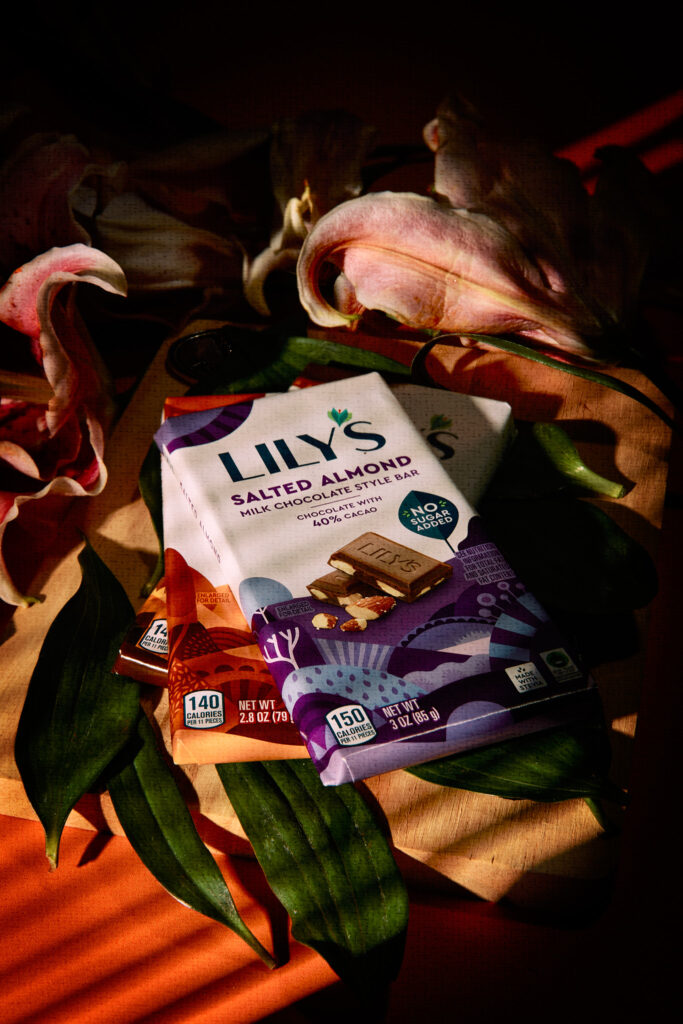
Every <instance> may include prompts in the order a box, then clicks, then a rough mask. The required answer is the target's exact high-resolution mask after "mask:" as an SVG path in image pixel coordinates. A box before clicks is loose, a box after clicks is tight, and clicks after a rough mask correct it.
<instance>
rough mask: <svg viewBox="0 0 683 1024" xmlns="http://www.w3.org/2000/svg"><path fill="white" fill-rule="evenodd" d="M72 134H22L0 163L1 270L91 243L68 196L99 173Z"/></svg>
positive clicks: (6, 270)
mask: <svg viewBox="0 0 683 1024" xmlns="http://www.w3.org/2000/svg"><path fill="white" fill-rule="evenodd" d="M100 170H101V169H100V168H97V167H96V166H95V164H94V163H93V161H92V158H91V156H90V153H89V152H88V150H87V149H86V148H85V146H83V145H82V144H81V143H80V142H79V141H78V140H77V139H76V138H75V137H74V136H73V135H57V134H49V133H37V134H34V135H30V136H29V137H27V138H25V139H24V140H23V141H22V142H21V144H20V145H19V146H17V148H16V149H15V150H14V151H13V152H12V153H11V155H10V156H9V157H8V158H7V159H6V160H5V162H4V163H3V164H2V165H1V166H0V224H2V232H0V272H2V276H3V278H4V276H6V275H7V274H9V273H11V271H12V270H14V268H15V267H17V266H19V265H20V264H22V263H25V262H26V261H27V260H29V259H33V258H34V257H35V256H38V255H39V254H40V253H44V252H46V251H47V250H48V249H51V248H52V247H53V246H65V245H71V244H74V243H76V242H83V243H86V244H87V243H88V242H89V241H90V238H89V235H88V232H87V230H86V229H85V228H84V227H83V225H82V224H80V223H79V221H78V220H77V219H76V217H75V216H74V213H73V208H72V197H73V195H74V193H75V192H76V190H77V189H78V187H79V186H80V184H81V183H82V182H83V180H84V179H85V178H87V177H88V175H90V174H92V173H96V172H99V171H100Z"/></svg>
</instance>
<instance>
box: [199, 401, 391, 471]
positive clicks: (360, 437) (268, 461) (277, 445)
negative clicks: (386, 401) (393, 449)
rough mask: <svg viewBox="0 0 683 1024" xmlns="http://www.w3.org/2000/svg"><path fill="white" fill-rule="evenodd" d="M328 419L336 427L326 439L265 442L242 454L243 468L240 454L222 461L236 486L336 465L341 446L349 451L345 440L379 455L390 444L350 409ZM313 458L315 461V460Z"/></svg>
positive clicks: (223, 457) (226, 454) (334, 412)
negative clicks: (293, 471) (355, 418)
mask: <svg viewBox="0 0 683 1024" xmlns="http://www.w3.org/2000/svg"><path fill="white" fill-rule="evenodd" d="M327 417H328V419H331V420H332V422H333V423H334V426H333V427H332V429H331V430H330V432H329V434H328V435H327V436H326V437H315V436H314V435H312V434H295V435H294V436H293V437H289V438H284V437H276V438H273V439H272V440H267V441H261V442H259V443H258V444H255V445H254V447H253V450H252V451H251V452H248V451H245V452H240V463H241V465H238V463H237V457H236V456H237V453H236V452H231V451H227V452H221V453H219V455H218V458H219V459H220V460H221V462H222V464H223V468H224V469H225V470H226V472H227V473H228V475H229V476H230V479H231V480H232V481H233V483H240V482H241V481H243V480H255V479H257V478H259V477H263V476H268V475H272V474H273V473H282V472H283V471H284V470H288V469H303V468H304V467H305V466H316V465H318V464H319V463H321V462H333V461H334V460H335V459H337V458H338V457H339V454H338V452H337V447H338V446H339V445H340V443H341V444H344V447H345V448H346V449H347V450H348V445H347V444H345V443H344V439H346V440H348V441H351V442H352V443H353V442H356V443H355V444H353V445H352V446H353V450H354V451H357V452H374V451H378V450H379V449H380V448H383V447H384V445H385V444H386V438H385V437H383V436H382V434H377V433H374V432H373V431H371V430H363V429H362V428H363V427H371V426H372V424H371V422H370V420H354V419H353V414H352V413H350V412H349V410H348V409H330V410H329V411H328V413H327ZM313 454H315V456H316V457H315V458H311V455H313Z"/></svg>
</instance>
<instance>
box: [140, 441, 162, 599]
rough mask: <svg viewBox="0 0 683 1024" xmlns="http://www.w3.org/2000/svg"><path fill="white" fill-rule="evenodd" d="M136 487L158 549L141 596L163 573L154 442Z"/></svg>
mask: <svg viewBox="0 0 683 1024" xmlns="http://www.w3.org/2000/svg"><path fill="white" fill-rule="evenodd" d="M138 487H139V489H140V494H141V496H142V500H143V501H144V503H145V505H146V506H147V510H148V512H149V514H150V517H151V520H152V525H153V526H154V532H155V533H156V536H157V541H158V544H159V549H158V552H157V560H156V564H155V566H154V569H153V570H152V574H151V576H150V578H149V579H148V580H147V582H146V584H145V586H144V587H143V589H142V595H143V597H148V596H149V594H151V593H152V591H153V590H154V588H155V587H156V585H157V584H158V582H159V580H160V579H161V577H162V576H163V575H164V522H163V515H162V504H161V452H160V451H159V449H158V448H157V446H156V445H155V444H152V445H150V447H149V448H148V450H147V454H146V455H145V458H144V460H143V463H142V466H141V467H140V473H139V476H138Z"/></svg>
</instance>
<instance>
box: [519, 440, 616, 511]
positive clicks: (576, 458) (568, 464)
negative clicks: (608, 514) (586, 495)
mask: <svg viewBox="0 0 683 1024" xmlns="http://www.w3.org/2000/svg"><path fill="white" fill-rule="evenodd" d="M531 429H532V433H533V436H534V439H535V440H536V441H537V442H538V444H539V445H540V446H541V448H542V449H543V451H544V453H545V455H546V456H547V458H548V460H549V461H550V463H551V464H552V465H553V466H554V468H555V469H556V470H557V472H558V473H560V474H561V475H562V476H564V477H566V478H567V479H568V480H569V481H571V482H572V483H574V484H576V485H577V486H578V487H581V488H583V489H584V490H587V491H592V492H594V493H595V494H604V495H606V496H607V497H609V498H623V496H624V494H625V492H626V488H625V487H624V486H623V484H618V483H616V482H615V481H613V480H607V479H606V478H605V477H604V476H600V474H599V473H596V472H594V471H593V470H592V469H589V467H588V466H587V465H586V464H585V462H584V461H583V459H582V458H581V456H580V455H579V453H578V451H577V449H576V446H575V445H574V444H573V443H572V441H571V440H570V439H569V437H568V435H567V434H566V433H565V431H564V430H563V429H562V427H559V426H558V425H557V423H534V425H533V427H532V428H531Z"/></svg>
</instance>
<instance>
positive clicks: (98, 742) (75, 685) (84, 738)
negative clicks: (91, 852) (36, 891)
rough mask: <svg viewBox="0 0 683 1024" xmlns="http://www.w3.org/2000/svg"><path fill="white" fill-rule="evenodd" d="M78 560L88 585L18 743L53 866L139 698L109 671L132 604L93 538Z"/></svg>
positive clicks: (53, 636) (35, 683)
mask: <svg viewBox="0 0 683 1024" xmlns="http://www.w3.org/2000/svg"><path fill="white" fill-rule="evenodd" d="M78 560H79V562H80V565H81V572H82V578H81V584H80V586H79V588H78V590H77V591H76V593H75V594H74V595H73V597H71V598H70V599H69V600H68V601H67V603H66V604H65V605H64V607H63V608H62V609H61V611H60V612H59V613H58V615H57V616H56V618H55V620H54V622H53V623H52V626H51V627H50V629H49V631H48V633H47V636H46V637H45V641H44V643H43V646H42V648H41V651H40V654H39V656H38V661H37V663H36V667H35V669H34V671H33V675H32V677H31V681H30V683H29V687H28V691H27V694H26V699H25V701H24V707H23V710H22V713H21V717H20V719H19V726H18V729H17V735H16V739H15V747H14V753H15V758H16V762H17V767H18V769H19V774H20V776H21V780H22V782H23V784H24V788H25V790H26V794H27V796H28V798H29V800H30V801H31V805H32V806H33V809H34V810H35V812H36V814H37V815H38V819H39V821H40V822H41V824H42V826H43V828H44V830H45V849H46V854H47V858H48V861H49V863H50V866H51V867H52V868H55V867H56V866H57V861H58V855H59V843H60V838H61V835H62V830H63V828H64V824H65V822H66V819H67V817H68V815H69V813H70V812H71V810H72V809H73V808H74V806H75V805H76V803H77V802H78V800H79V799H80V798H81V797H82V796H83V794H84V793H86V792H88V790H90V789H91V788H93V786H94V785H95V783H96V782H97V780H98V778H99V776H100V774H101V773H102V771H103V770H104V768H106V766H107V765H108V764H109V762H110V761H111V759H112V758H113V757H114V755H115V754H116V753H117V752H118V751H119V750H120V749H121V748H122V747H123V745H124V744H125V743H126V741H127V739H128V737H129V735H130V733H131V730H132V728H133V726H134V724H135V721H136V718H137V715H138V710H139V700H140V688H139V686H138V684H137V683H134V682H132V681H131V680H127V679H122V678H120V677H115V676H112V674H111V671H110V666H111V665H112V663H113V661H114V658H115V656H116V654H117V652H118V649H119V646H120V642H121V638H122V637H123V634H124V632H125V630H126V629H127V628H128V626H129V625H130V622H131V619H132V616H133V609H132V607H131V604H130V602H129V600H128V598H127V596H126V593H125V591H124V589H123V587H122V586H121V584H120V583H119V582H118V580H117V579H116V578H115V577H114V576H113V575H112V573H111V572H110V571H109V569H108V568H107V566H106V565H105V564H104V562H102V560H101V559H100V558H99V557H98V555H97V554H96V553H95V551H94V550H93V549H92V547H90V545H89V544H88V543H87V542H86V545H85V547H84V549H83V551H82V552H81V554H80V555H79V559H78Z"/></svg>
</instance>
